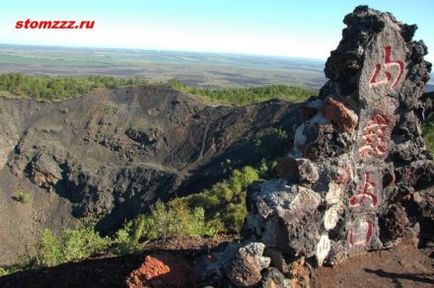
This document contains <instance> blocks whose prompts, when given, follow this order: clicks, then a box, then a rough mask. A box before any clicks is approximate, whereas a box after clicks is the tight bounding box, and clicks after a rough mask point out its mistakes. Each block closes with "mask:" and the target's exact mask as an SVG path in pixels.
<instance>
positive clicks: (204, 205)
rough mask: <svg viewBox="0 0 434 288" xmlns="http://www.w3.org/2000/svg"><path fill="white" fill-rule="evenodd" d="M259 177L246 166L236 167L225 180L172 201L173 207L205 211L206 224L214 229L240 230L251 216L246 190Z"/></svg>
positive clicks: (219, 230)
mask: <svg viewBox="0 0 434 288" xmlns="http://www.w3.org/2000/svg"><path fill="white" fill-rule="evenodd" d="M258 179H259V171H258V170H256V169H255V168H253V167H250V166H245V167H244V168H243V169H241V170H239V169H235V170H233V171H232V174H231V176H230V177H229V179H227V180H226V181H224V182H221V183H217V184H215V185H214V186H213V187H211V188H210V189H208V190H205V191H203V192H201V193H196V194H192V195H189V196H186V197H181V198H177V199H174V200H172V201H170V202H169V205H171V207H177V206H178V207H179V206H180V207H182V206H184V207H187V208H188V209H190V211H194V210H195V209H197V208H201V209H203V210H204V211H206V212H205V223H207V224H208V228H212V229H211V231H212V232H214V233H217V232H239V231H240V230H241V228H242V225H243V222H244V219H245V217H246V215H247V211H246V208H245V198H246V193H245V190H246V189H247V186H248V185H250V184H251V183H252V182H254V181H256V180H258Z"/></svg>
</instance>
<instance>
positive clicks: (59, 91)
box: [0, 73, 313, 105]
mask: <svg viewBox="0 0 434 288" xmlns="http://www.w3.org/2000/svg"><path fill="white" fill-rule="evenodd" d="M149 83H150V82H148V81H147V80H144V79H140V78H115V77H109V76H80V77H76V76H74V77H72V76H70V77H50V76H26V75H23V74H21V73H8V74H0V95H2V94H3V95H7V96H18V97H23V96H27V97H32V98H36V99H47V100H65V99H70V98H75V97H79V96H82V95H85V94H87V93H89V92H90V91H91V90H92V89H95V88H110V89H111V88H120V87H123V86H131V85H144V84H149ZM159 84H162V85H168V86H170V87H172V88H174V89H177V90H179V91H181V92H184V93H186V94H190V95H195V96H199V97H202V98H203V99H204V100H205V101H208V102H212V103H222V104H233V105H246V104H250V103H257V102H262V101H265V100H269V99H284V100H288V101H292V102H301V101H303V100H305V99H306V98H308V97H309V96H311V95H312V94H313V92H312V91H310V90H307V89H304V88H299V87H292V86H287V85H270V86H263V87H253V88H231V89H205V88H195V87H188V86H186V85H184V84H182V83H181V82H179V81H177V80H170V81H168V82H167V83H159Z"/></svg>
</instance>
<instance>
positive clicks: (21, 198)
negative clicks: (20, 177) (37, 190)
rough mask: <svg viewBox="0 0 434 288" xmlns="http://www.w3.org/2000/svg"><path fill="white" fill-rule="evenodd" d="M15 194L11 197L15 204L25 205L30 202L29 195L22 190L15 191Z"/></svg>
mask: <svg viewBox="0 0 434 288" xmlns="http://www.w3.org/2000/svg"><path fill="white" fill-rule="evenodd" d="M15 193H16V194H15V195H14V196H12V199H14V200H15V201H17V202H20V203H22V204H26V203H28V202H29V201H30V193H29V192H27V191H24V190H22V189H17V191H16V192H15Z"/></svg>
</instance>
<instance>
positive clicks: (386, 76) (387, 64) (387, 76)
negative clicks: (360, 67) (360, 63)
mask: <svg viewBox="0 0 434 288" xmlns="http://www.w3.org/2000/svg"><path fill="white" fill-rule="evenodd" d="M391 51H392V48H391V47H390V46H387V47H384V70H385V71H384V73H383V79H381V80H380V79H378V78H379V74H380V72H381V64H377V65H375V69H374V72H372V76H371V80H370V81H369V87H371V88H372V87H376V86H378V85H380V84H387V83H388V84H389V85H390V87H392V88H395V87H396V85H397V84H398V82H399V80H400V79H401V76H402V73H403V72H404V63H403V62H402V61H399V60H398V61H392V60H391V59H390V57H391ZM392 67H397V68H398V71H395V72H397V73H396V76H395V78H393V79H392V73H391V71H392V70H396V69H391V68H392Z"/></svg>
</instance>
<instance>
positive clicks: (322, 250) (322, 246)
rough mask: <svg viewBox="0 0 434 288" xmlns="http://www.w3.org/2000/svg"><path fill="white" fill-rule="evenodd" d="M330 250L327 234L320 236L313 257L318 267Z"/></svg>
mask: <svg viewBox="0 0 434 288" xmlns="http://www.w3.org/2000/svg"><path fill="white" fill-rule="evenodd" d="M330 248H331V244H330V239H329V236H328V235H327V234H322V235H321V237H320V238H319V241H318V244H317V245H316V251H315V256H316V259H317V261H318V265H319V266H321V265H322V263H323V262H324V260H325V259H326V258H327V256H328V255H329V252H330Z"/></svg>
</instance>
